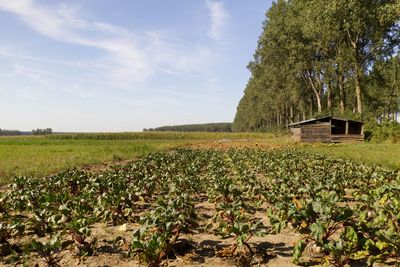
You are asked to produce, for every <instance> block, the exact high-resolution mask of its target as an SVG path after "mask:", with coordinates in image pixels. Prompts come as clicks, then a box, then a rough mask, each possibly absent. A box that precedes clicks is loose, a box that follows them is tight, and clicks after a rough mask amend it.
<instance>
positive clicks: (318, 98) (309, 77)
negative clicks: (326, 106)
mask: <svg viewBox="0 0 400 267" xmlns="http://www.w3.org/2000/svg"><path fill="white" fill-rule="evenodd" d="M307 77H308V81H309V82H310V85H311V88H312V90H313V92H314V95H315V98H316V100H317V108H318V113H321V112H322V105H321V95H320V92H319V90H318V89H317V88H316V86H315V84H314V82H313V80H312V78H311V76H310V74H309V75H307Z"/></svg>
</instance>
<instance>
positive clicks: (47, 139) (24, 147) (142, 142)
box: [0, 132, 281, 184]
mask: <svg viewBox="0 0 400 267" xmlns="http://www.w3.org/2000/svg"><path fill="white" fill-rule="evenodd" d="M268 136H269V137H270V138H269V139H271V136H270V135H266V134H260V133H243V134H242V133H240V134H238V133H177V132H173V133H169V132H163V133H157V132H150V133H104V134H103V133H100V134H99V133H93V134H92V133H90V134H63V135H51V136H19V137H0V184H4V183H7V182H9V181H10V178H11V177H13V176H15V175H28V176H44V175H48V174H52V173H55V172H58V171H61V170H65V169H69V168H74V167H85V166H90V165H97V164H102V163H110V162H117V161H121V160H127V159H133V158H136V157H142V156H144V155H146V154H149V153H151V152H154V151H159V150H163V149H170V148H173V147H176V146H179V145H184V144H188V143H196V142H203V141H215V140H224V139H226V140H228V139H229V140H231V139H232V140H234V139H264V140H265V138H266V137H268ZM271 142H272V141H271ZM279 142H281V141H275V143H279Z"/></svg>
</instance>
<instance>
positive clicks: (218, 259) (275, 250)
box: [19, 202, 301, 267]
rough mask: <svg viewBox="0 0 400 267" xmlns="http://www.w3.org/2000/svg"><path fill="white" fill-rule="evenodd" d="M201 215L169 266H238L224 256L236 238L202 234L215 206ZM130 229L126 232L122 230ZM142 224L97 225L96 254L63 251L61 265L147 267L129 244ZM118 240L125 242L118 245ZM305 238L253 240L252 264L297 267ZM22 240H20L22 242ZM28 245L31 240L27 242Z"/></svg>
mask: <svg viewBox="0 0 400 267" xmlns="http://www.w3.org/2000/svg"><path fill="white" fill-rule="evenodd" d="M196 210H197V213H198V214H199V215H200V217H201V218H203V219H204V220H202V222H201V224H200V226H199V227H198V229H197V230H195V231H194V232H193V233H191V234H185V235H182V237H181V238H180V239H179V240H178V242H177V245H176V247H175V253H174V254H173V255H169V258H168V259H166V260H165V262H164V265H165V266H235V265H237V264H236V263H235V262H234V260H233V259H231V258H229V257H223V256H221V255H220V254H221V252H222V251H223V249H224V248H228V247H229V246H230V245H232V244H233V243H234V240H233V238H228V239H221V238H219V237H218V236H216V235H213V234H210V233H207V232H204V231H202V228H203V227H204V224H205V223H207V222H208V220H209V219H210V218H211V216H212V214H214V213H215V208H214V205H213V204H211V203H209V202H202V203H199V204H197V205H196ZM264 214H265V213H263V212H261V211H260V212H257V214H256V216H257V217H258V218H259V219H260V220H262V221H263V222H264V223H265V224H268V220H267V219H266V216H264ZM121 228H126V229H121ZM138 228H139V224H127V225H126V227H125V226H121V225H119V226H107V225H105V224H95V225H94V226H93V228H92V229H91V230H92V234H93V236H94V237H95V238H96V239H97V244H96V255H95V256H88V257H82V258H79V257H77V256H76V254H75V251H74V250H73V249H70V250H66V251H63V252H62V253H61V254H60V255H62V260H61V262H60V265H61V266H90V267H95V266H96V267H97V266H104V267H106V266H122V267H128V266H144V264H141V263H140V262H139V260H138V259H137V258H135V257H134V256H130V257H129V256H128V251H129V244H130V242H131V237H132V234H133V232H134V231H135V230H136V229H138ZM117 237H122V238H123V239H124V240H125V242H124V243H122V244H118V245H117V244H116V243H115V240H116V239H117ZM300 238H301V237H300V236H299V235H297V234H294V233H290V232H285V233H281V234H277V235H266V236H263V237H252V238H251V239H250V242H249V243H250V245H251V247H252V250H253V252H254V257H253V261H252V265H254V266H296V265H294V264H293V263H292V255H291V254H292V249H293V246H294V245H295V244H296V242H297V241H298V240H299V239H300ZM20 241H22V240H19V242H20ZM24 241H25V242H28V241H29V240H24ZM27 262H28V265H29V266H40V267H41V266H46V265H45V264H44V262H43V260H42V259H40V258H39V257H32V258H30V259H27Z"/></svg>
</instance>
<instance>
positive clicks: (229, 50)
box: [0, 0, 271, 132]
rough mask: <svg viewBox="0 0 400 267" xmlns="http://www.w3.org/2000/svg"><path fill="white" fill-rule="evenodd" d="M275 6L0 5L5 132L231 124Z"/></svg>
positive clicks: (150, 1) (160, 0) (153, 0)
mask: <svg viewBox="0 0 400 267" xmlns="http://www.w3.org/2000/svg"><path fill="white" fill-rule="evenodd" d="M270 6H271V1H269V0H247V1H243V0H242V1H232V0H168V1H166V0H140V1H139V0H112V1H111V0H68V1H61V0H60V1H54V0H0V33H1V38H0V112H1V114H2V115H1V116H0V128H2V129H19V130H31V129H34V128H47V127H50V128H52V129H53V130H55V131H106V132H112V131H140V130H142V129H143V128H150V127H157V126H162V125H174V124H187V123H207V122H222V121H232V120H233V118H234V116H235V112H236V106H237V104H238V101H239V100H240V98H241V97H242V95H243V90H244V87H245V85H246V83H247V80H248V78H249V75H250V74H249V72H248V71H247V69H246V65H247V63H248V62H249V61H250V60H251V59H252V54H253V52H254V50H255V48H256V45H257V39H258V36H259V35H260V33H261V31H262V29H261V27H262V21H263V20H264V14H265V12H266V10H267V9H268V8H269V7H270Z"/></svg>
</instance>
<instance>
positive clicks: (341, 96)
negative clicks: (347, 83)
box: [338, 72, 346, 115]
mask: <svg viewBox="0 0 400 267" xmlns="http://www.w3.org/2000/svg"><path fill="white" fill-rule="evenodd" d="M338 85H339V103H340V104H339V105H340V114H341V115H344V112H345V109H346V106H345V93H344V77H343V74H342V73H341V72H340V73H339V76H338Z"/></svg>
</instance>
